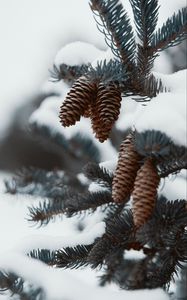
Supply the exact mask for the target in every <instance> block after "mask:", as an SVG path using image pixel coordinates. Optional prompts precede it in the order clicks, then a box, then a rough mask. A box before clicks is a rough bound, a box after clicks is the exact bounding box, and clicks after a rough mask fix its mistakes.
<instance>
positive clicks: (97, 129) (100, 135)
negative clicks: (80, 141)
mask: <svg viewBox="0 0 187 300" xmlns="http://www.w3.org/2000/svg"><path fill="white" fill-rule="evenodd" d="M90 118H91V123H92V129H93V132H94V133H95V137H96V138H97V139H98V140H99V141H100V142H101V143H103V142H104V141H105V140H107V138H108V136H109V133H110V131H108V128H107V127H104V126H102V123H101V121H100V119H99V116H98V111H97V103H93V104H91V107H90Z"/></svg>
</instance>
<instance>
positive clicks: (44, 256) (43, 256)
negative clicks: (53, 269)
mask: <svg viewBox="0 0 187 300" xmlns="http://www.w3.org/2000/svg"><path fill="white" fill-rule="evenodd" d="M28 256H30V257H32V258H35V259H38V260H40V261H42V262H44V263H45V264H47V265H49V266H53V265H54V264H55V261H54V259H55V251H50V250H48V249H37V250H32V251H30V252H29V253H28Z"/></svg>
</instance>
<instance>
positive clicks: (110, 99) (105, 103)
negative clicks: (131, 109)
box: [90, 83, 121, 143]
mask: <svg viewBox="0 0 187 300" xmlns="http://www.w3.org/2000/svg"><path fill="white" fill-rule="evenodd" d="M120 106H121V92H120V91H119V89H117V88H116V87H115V86H114V85H113V84H109V85H108V86H107V87H106V86H105V85H104V84H103V83H99V85H98V92H97V98H96V101H95V103H94V104H93V105H92V107H91V113H90V116H91V122H92V128H93V131H94V132H95V134H96V135H95V136H96V138H97V139H98V140H99V141H100V142H101V143H102V142H104V141H105V140H106V139H107V138H108V137H109V134H110V131H111V129H112V126H113V124H114V122H115V121H116V120H117V119H118V115H119V111H120Z"/></svg>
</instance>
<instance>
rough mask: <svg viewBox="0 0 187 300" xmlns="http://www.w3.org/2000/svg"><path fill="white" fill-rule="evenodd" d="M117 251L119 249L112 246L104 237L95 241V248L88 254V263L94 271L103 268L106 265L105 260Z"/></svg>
mask: <svg viewBox="0 0 187 300" xmlns="http://www.w3.org/2000/svg"><path fill="white" fill-rule="evenodd" d="M116 251H117V247H116V246H115V245H114V244H112V243H111V241H110V240H109V239H108V238H106V236H105V235H103V236H102V237H101V238H98V239H97V240H96V241H95V244H94V246H93V247H92V249H91V250H90V252H89V254H88V257H87V261H88V263H89V264H90V265H91V267H92V268H93V269H95V268H97V267H98V266H100V267H101V266H103V265H104V264H105V258H106V257H107V256H108V255H110V254H111V253H115V252H116Z"/></svg>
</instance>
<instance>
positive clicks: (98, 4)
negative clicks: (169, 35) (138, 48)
mask: <svg viewBox="0 0 187 300" xmlns="http://www.w3.org/2000/svg"><path fill="white" fill-rule="evenodd" d="M90 7H91V9H92V11H93V12H94V13H95V12H97V13H99V17H100V19H101V23H102V24H99V23H98V22H97V18H96V22H97V23H98V27H101V28H102V29H101V31H102V32H103V33H104V35H105V39H106V42H107V44H108V46H109V47H110V48H111V50H112V51H113V53H114V55H115V56H117V57H118V58H120V59H121V60H122V62H123V64H124V65H127V69H132V68H134V52H135V40H134V36H133V30H132V27H131V25H130V21H129V18H128V16H127V13H126V12H125V11H124V9H123V6H122V4H121V3H120V2H119V1H118V0H113V1H111V0H106V1H104V0H91V1H90Z"/></svg>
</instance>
